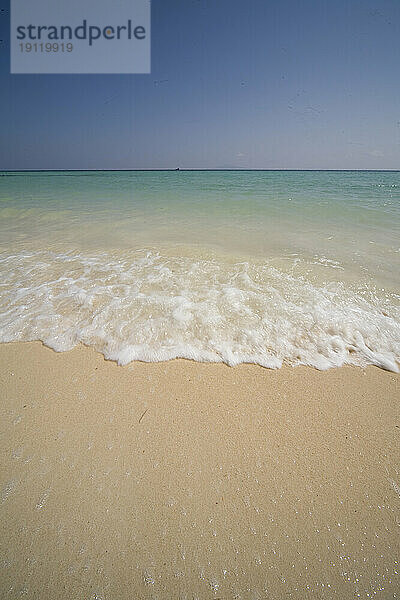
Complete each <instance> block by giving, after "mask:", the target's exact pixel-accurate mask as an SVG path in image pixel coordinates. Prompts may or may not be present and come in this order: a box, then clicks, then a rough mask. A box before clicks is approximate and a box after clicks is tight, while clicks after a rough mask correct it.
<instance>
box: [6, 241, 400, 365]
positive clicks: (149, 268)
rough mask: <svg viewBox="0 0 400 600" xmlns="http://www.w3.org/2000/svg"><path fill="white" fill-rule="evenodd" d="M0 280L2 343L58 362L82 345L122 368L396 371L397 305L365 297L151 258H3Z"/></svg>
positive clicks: (213, 264)
mask: <svg viewBox="0 0 400 600" xmlns="http://www.w3.org/2000/svg"><path fill="white" fill-rule="evenodd" d="M293 261H294V262H293V264H297V262H298V259H296V258H294V259H293ZM0 271H1V281H2V285H1V288H0V309H1V312H0V341H3V342H10V341H17V340H21V341H31V340H41V341H43V342H44V343H45V344H46V345H48V346H50V347H51V348H53V349H54V350H56V351H58V352H61V351H64V350H70V349H71V348H73V347H74V346H76V345H77V344H79V343H84V344H86V345H88V346H92V347H94V348H96V349H97V350H99V351H100V352H102V353H103V354H104V356H105V357H106V358H108V359H112V360H115V361H117V362H118V363H119V364H121V365H124V364H127V363H129V362H131V361H133V360H141V361H147V362H153V361H162V360H169V359H172V358H176V357H181V358H189V359H193V360H196V361H207V362H225V363H227V364H228V365H232V366H233V365H237V364H239V363H244V362H246V363H256V364H259V365H262V366H265V367H269V368H279V367H280V366H281V365H282V364H283V363H287V364H291V365H299V364H304V365H311V366H314V367H316V368H318V369H327V368H330V367H336V366H341V365H344V364H353V365H359V366H365V365H368V364H373V365H377V366H379V367H381V368H384V369H388V370H390V371H396V372H398V370H399V368H398V361H399V357H400V307H399V302H398V297H397V298H396V296H395V295H394V294H391V295H390V294H386V293H385V292H384V291H379V292H378V291H377V290H375V289H374V288H370V289H362V290H360V289H353V287H352V286H350V285H348V284H346V285H345V284H344V283H341V282H336V283H335V282H331V283H329V284H326V285H323V284H322V283H321V285H317V284H316V283H315V282H312V280H311V279H307V278H306V277H305V276H300V275H294V272H293V270H292V271H291V270H290V268H288V270H286V271H283V270H282V269H277V268H274V267H272V266H270V265H268V264H253V265H252V264H249V263H247V262H240V263H232V262H228V261H226V262H224V261H219V260H215V259H214V260H211V259H209V260H206V259H200V258H188V257H173V256H162V255H160V254H158V253H156V252H136V253H131V254H129V253H123V254H120V255H118V256H116V255H115V254H114V255H111V254H110V255H108V254H106V253H101V254H92V255H82V254H73V253H68V254H55V253H52V252H48V251H41V252H31V253H26V252H25V253H21V254H13V255H12V256H3V257H2V258H1V259H0Z"/></svg>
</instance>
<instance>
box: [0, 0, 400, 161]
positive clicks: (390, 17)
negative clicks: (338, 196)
mask: <svg viewBox="0 0 400 600" xmlns="http://www.w3.org/2000/svg"><path fill="white" fill-rule="evenodd" d="M0 8H1V9H2V12H0V40H2V41H0V90H1V91H0V136H1V138H0V169H29V168H32V169H35V168H40V169H46V168H48V169H95V168H100V169H102V168H106V169H107V168H109V169H125V168H170V167H176V166H179V167H181V168H185V167H186V168H190V167H194V168H224V167H247V168H305V169H313V168H315V169H325V168H327V169H341V168H345V169H351V168H354V169H357V168H359V169H374V168H376V169H381V168H382V169H400V0H153V2H152V73H151V74H150V75H10V74H9V71H10V64H9V45H8V41H9V31H8V30H9V6H8V4H7V3H0Z"/></svg>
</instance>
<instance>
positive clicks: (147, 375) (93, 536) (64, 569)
mask: <svg viewBox="0 0 400 600" xmlns="http://www.w3.org/2000/svg"><path fill="white" fill-rule="evenodd" d="M0 366H1V369H0V371H1V375H0V377H1V382H0V383H1V397H2V401H1V438H0V444H1V504H0V507H1V541H0V545H1V556H0V597H1V598H20V597H23V598H35V599H36V598H38V599H41V600H47V599H49V600H50V599H51V600H56V599H58V598H60V599H61V598H62V599H65V598H68V599H75V598H76V599H87V600H89V599H92V600H94V599H97V600H100V599H103V600H125V599H126V600H128V599H129V600H133V599H135V600H136V599H142V598H143V599H148V598H149V599H150V598H154V599H155V598H158V599H160V600H164V599H165V600H167V599H184V598H187V599H194V598H198V599H203V598H204V599H208V598H210V599H212V598H214V599H216V598H220V599H230V598H242V599H246V600H247V599H256V598H260V599H261V598H265V599H267V598H268V599H274V600H275V599H276V600H280V599H283V598H295V599H299V600H304V599H306V598H323V599H325V598H326V599H329V598H335V599H341V600H344V599H347V598H349V599H350V598H357V597H360V598H372V597H377V598H385V599H386V598H395V597H396V592H397V597H400V592H399V590H400V577H399V574H398V573H399V565H398V561H399V560H400V556H399V555H400V527H399V526H400V512H399V510H400V467H399V465H400V461H399V459H400V410H399V401H400V385H399V382H400V377H399V375H395V374H393V373H389V372H386V371H383V370H380V369H377V368H374V367H368V368H366V369H360V368H352V367H343V368H340V369H332V370H329V371H325V372H320V371H316V370H314V369H311V368H307V367H297V368H283V369H280V370H277V371H272V370H267V369H263V368H261V367H258V366H254V365H241V366H238V367H234V368H230V367H227V366H225V365H220V364H198V363H194V362H191V361H184V360H174V361H170V362H165V363H157V364H145V363H133V364H131V365H128V366H126V367H119V366H117V365H116V364H114V363H112V362H107V361H105V360H104V359H103V357H102V356H101V355H100V354H97V353H96V352H94V351H93V350H91V349H88V348H84V347H80V348H76V349H75V350H73V351H71V352H67V353H62V354H57V353H55V352H53V351H52V350H49V349H47V348H45V347H43V346H42V345H41V344H40V343H36V342H35V343H18V344H2V345H0Z"/></svg>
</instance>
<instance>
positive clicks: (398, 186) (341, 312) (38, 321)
mask: <svg viewBox="0 0 400 600" xmlns="http://www.w3.org/2000/svg"><path fill="white" fill-rule="evenodd" d="M2 175H3V176H1V177H0V251H1V254H0V273H1V276H2V277H1V281H2V284H1V291H0V307H1V316H0V341H13V340H33V339H40V340H42V341H43V342H44V343H46V344H47V345H49V346H51V347H53V348H54V349H56V350H58V351H62V350H67V349H70V348H72V347H73V346H75V345H76V344H78V343H85V344H87V345H90V346H93V347H95V348H96V349H97V350H99V351H101V352H103V354H104V355H105V356H106V357H107V358H111V359H114V360H117V361H118V362H120V363H126V362H129V361H131V360H134V359H140V360H165V359H169V358H173V357H175V356H184V357H188V358H194V359H196V360H209V361H224V362H227V363H228V364H232V365H234V364H237V363H240V362H256V363H258V364H262V365H264V366H268V367H279V366H281V365H282V364H283V363H288V364H293V365H295V364H309V365H313V366H316V367H318V368H328V367H330V366H339V365H342V364H346V363H349V364H357V365H365V364H377V365H379V366H382V367H384V368H389V369H391V370H397V368H398V364H397V363H398V360H399V356H400V323H399V315H400V312H399V310H400V309H399V306H400V298H399V292H400V269H399V257H400V172H382V171H380V172H379V171H374V172H372V171H371V172H359V171H358V172H351V171H348V172H320V171H290V172H289V171H235V172H233V171H179V172H171V171H169V172H159V171H158V172H157V171H150V172H144V171H138V172H127V171H119V172H93V171H90V172H31V173H3V174H2Z"/></svg>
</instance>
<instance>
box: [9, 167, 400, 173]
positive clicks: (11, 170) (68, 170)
mask: <svg viewBox="0 0 400 600" xmlns="http://www.w3.org/2000/svg"><path fill="white" fill-rule="evenodd" d="M99 171H100V172H155V171H163V172H180V171H191V172H193V171H261V172H262V171H264V172H265V171H275V172H276V171H280V172H285V171H291V172H293V171H303V172H315V171H318V172H389V173H390V172H391V173H398V172H399V171H400V169H301V168H290V169H289V168H245V167H232V168H231V167H205V168H201V167H187V168H185V167H168V168H143V169H136V168H133V169H128V168H125V169H0V173H48V172H50V173H56V172H64V173H72V172H75V173H84V172H95V173H96V172H99Z"/></svg>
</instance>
